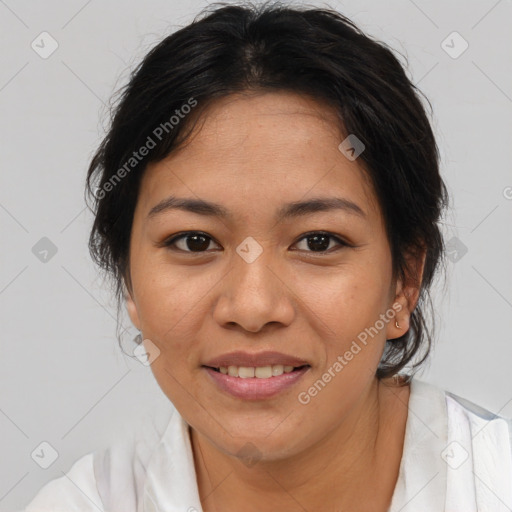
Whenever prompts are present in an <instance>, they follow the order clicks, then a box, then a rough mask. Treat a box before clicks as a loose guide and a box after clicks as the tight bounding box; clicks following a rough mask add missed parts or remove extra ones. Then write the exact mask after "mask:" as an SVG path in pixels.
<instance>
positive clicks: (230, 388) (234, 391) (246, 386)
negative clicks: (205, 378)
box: [203, 366, 310, 400]
mask: <svg viewBox="0 0 512 512" xmlns="http://www.w3.org/2000/svg"><path fill="white" fill-rule="evenodd" d="M203 368H204V369H205V370H206V371H207V373H208V375H210V376H211V378H212V379H213V380H214V382H215V383H216V384H217V385H218V386H219V387H220V388H221V389H222V390H223V391H226V392H227V393H229V394H231V395H233V396H235V397H237V398H243V399H244V400H263V399H265V398H271V397H273V396H275V395H277V394H279V393H281V392H282V391H284V390H285V389H288V388H290V387H291V386H293V385H294V384H296V383H297V382H298V381H299V380H300V379H301V378H302V376H303V375H304V374H305V373H306V372H307V371H308V370H309V368H310V367H309V366H305V367H304V368H300V369H299V370H294V371H293V372H289V373H283V374H282V375H279V376H277V377H269V378H267V379H259V378H258V377H249V378H247V379H242V378H240V377H231V376H230V375H226V374H224V373H220V372H217V371H215V370H212V369H211V368H209V367H207V366H203Z"/></svg>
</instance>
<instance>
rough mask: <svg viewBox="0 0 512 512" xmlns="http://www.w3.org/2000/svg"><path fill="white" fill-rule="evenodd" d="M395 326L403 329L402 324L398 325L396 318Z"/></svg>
mask: <svg viewBox="0 0 512 512" xmlns="http://www.w3.org/2000/svg"><path fill="white" fill-rule="evenodd" d="M395 327H396V328H397V329H401V327H400V325H398V321H397V320H395Z"/></svg>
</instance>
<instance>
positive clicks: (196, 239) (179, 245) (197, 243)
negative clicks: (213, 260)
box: [164, 231, 213, 252]
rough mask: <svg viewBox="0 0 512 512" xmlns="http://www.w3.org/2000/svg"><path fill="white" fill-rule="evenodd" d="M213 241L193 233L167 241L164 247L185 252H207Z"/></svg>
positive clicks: (183, 234) (200, 234) (205, 236)
mask: <svg viewBox="0 0 512 512" xmlns="http://www.w3.org/2000/svg"><path fill="white" fill-rule="evenodd" d="M212 241H213V239H212V238H211V237H209V236H208V235H206V234H204V233H200V232H195V231H192V232H189V233H182V234H181V235H178V236H175V237H173V238H171V239H169V240H166V241H165V242H164V245H165V247H171V248H176V249H177V250H178V251H183V252H206V251H207V249H208V247H209V246H210V242H212Z"/></svg>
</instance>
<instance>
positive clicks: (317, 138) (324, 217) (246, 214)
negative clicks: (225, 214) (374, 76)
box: [126, 92, 424, 512]
mask: <svg viewBox="0 0 512 512" xmlns="http://www.w3.org/2000/svg"><path fill="white" fill-rule="evenodd" d="M344 138H345V135H343V134H342V133H340V128H339V120H338V119H337V118H336V117H335V115H334V113H333V111H332V109H330V108H329V107H328V106H327V105H324V104H322V103H319V102H317V101H314V100H312V99H310V98H308V97H304V96H299V95H296V94H293V93H288V92H278V93H277V92H276V93H275V92H272V93H263V94H262V93H259V94H251V95H249V94H244V95H232V96H230V97H227V98H223V99H221V100H217V101H216V102H215V103H213V104H212V105H211V106H210V107H209V109H208V110H207V112H206V115H205V116H203V117H202V122H201V123H199V124H198V125H197V127H196V129H195V131H194V134H193V137H192V138H191V139H190V140H189V142H188V144H187V145H186V146H184V147H182V148H181V149H180V150H179V151H176V152H173V154H172V155H170V156H169V157H168V158H166V159H165V160H163V161H161V162H158V163H152V164H150V165H149V166H148V167H147V169H146V171H145V174H144V176H143V179H142V183H141V188H140V193H139V197H138V202H137V206H136V210H135V214H134V222H133V226H132V233H131V243H130V278H131V287H130V286H128V288H129V294H128V296H127V301H126V304H127V309H128V312H129V314H130V318H131V320H132V322H133V324H134V325H135V326H136V327H137V328H138V329H140V330H141V331H142V336H143V338H144V339H145V340H148V339H149V340H151V343H153V344H154V346H156V347H158V349H159V350H160V354H159V356H158V357H157V358H156V359H155V361H154V362H153V363H152V365H151V368H152V371H153V373H154V375H155V378H156V380H157V382H158V384H159V385H160V387H161V389H162V390H163V392H164V393H165V394H166V395H167V396H168V398H169V399H170V400H171V401H172V402H173V404H174V405H175V407H176V408H177V410H178V411H179V412H180V414H181V415H182V417H183V418H184V419H185V421H186V422H187V423H188V424H189V425H190V426H191V429H190V433H191V442H192V448H193V454H194V462H195V467H196V473H197V481H198V486H199V493H200V496H201V501H202V505H203V508H204V510H205V512H210V511H223V512H230V511H235V510H236V511H239V510H244V511H248V512H251V511H253V510H254V511H261V510H281V511H284V512H287V511H290V512H291V511H303V510H308V511H313V510H318V509H319V504H320V505H321V509H322V510H323V511H338V510H350V511H352V510H358V511H359V512H362V511H366V510H368V511H370V510H371V511H373V512H375V511H380V510H382V511H386V510H387V508H388V506H389V504H390V500H391V497H392V494H393V490H394V487H395V484H396V479H397V477H398V470H399V465H400V460H401V455H402V446H403V440H404V433H405V424H406V420H407V404H408V398H409V387H408V386H407V385H406V386H402V387H399V386H396V385H393V383H392V382H391V380H389V379H388V380H385V381H378V380H377V379H376V377H375V372H376V369H377V366H378V364H379V361H380V359H381V356H382V352H383V349H384V345H385V342H386V339H394V338H397V337H399V336H401V335H402V334H403V333H404V332H405V331H406V330H407V329H408V328H409V316H410V313H411V312H412V311H413V309H414V307H415V305H416V302H417V299H418V287H417V286H415V285H414V282H413V281H412V280H410V282H407V283H402V282H401V281H400V280H396V281H395V280H393V276H392V268H391V253H390V247H389V244H388V240H387V237H386V234H385V229H384V221H383V217H382V214H381V210H380V207H379V205H378V202H377V200H376V197H375V194H374V191H373V190H372V188H371V186H370V184H369V182H368V181H367V179H365V175H364V173H363V170H362V168H361V166H360V165H361V164H360V159H359V160H357V159H356V160H355V161H350V160H349V159H347V158H346V157H345V156H344V155H343V154H342V153H341V152H340V150H339V149H338V145H339V144H340V142H341V141H342V140H343V139H344ZM170 195H175V196H177V197H191V198H196V199H197V198H201V199H204V200H208V201H214V202H217V203H220V204H222V205H223V206H224V207H226V208H228V209H229V210H230V211H231V212H232V213H233V218H232V219H231V220H226V219H223V220H221V219H219V218H214V217H208V216H204V215H199V214H196V213H192V212H186V211H181V210H173V211H167V212H162V213H161V214H159V215H157V216H154V217H153V218H151V219H148V218H147V215H148V212H149V211H150V210H151V208H152V207H153V206H155V205H156V204H157V203H158V202H159V201H161V200H163V199H165V198H167V197H168V196H170ZM333 196H336V197H344V198H347V199H350V200H351V201H353V202H355V203H357V204H358V205H359V206H360V208H361V209H362V210H363V211H364V212H365V217H359V216H357V215H353V214H351V213H349V212H346V211H342V210H332V211H327V212H317V213H314V214H310V215H307V216H304V217H299V218H292V219H290V220H287V221H282V222H276V220H275V218H274V215H275V212H276V211H277V209H278V208H279V207H281V206H282V205H283V204H284V203H288V202H292V201H299V200H304V199H310V198H312V197H333ZM189 230H190V231H201V232H203V233H206V234H207V235H208V236H209V237H210V239H211V240H210V243H209V244H208V241H209V239H206V243H205V248H206V251H205V250H203V249H201V250H202V251H203V252H200V251H197V250H196V252H194V250H195V249H194V247H197V245H196V246H194V245H192V250H191V249H190V248H189V246H187V239H181V240H180V241H177V242H176V243H175V245H174V250H173V248H172V247H171V246H169V247H165V246H163V242H164V241H165V240H167V239H169V238H170V237H171V236H172V235H176V234H181V233H182V232H183V231H189ZM320 230H321V231H327V232H330V233H332V234H333V235H334V236H338V237H339V238H341V239H342V240H345V241H347V242H349V243H350V244H351V246H342V245H339V243H338V242H337V241H336V239H332V238H331V239H328V243H329V246H328V247H329V248H328V249H327V250H324V251H323V252H319V251H315V250H314V249H315V247H314V245H313V248H311V246H310V245H308V239H307V238H304V234H305V233H307V232H310V231H320ZM248 236H251V237H253V238H254V239H255V240H256V241H257V242H258V243H259V244H260V246H261V248H262V249H263V252H262V254H261V255H260V256H259V257H258V258H257V259H256V260H255V261H253V262H252V263H250V264H249V263H247V262H246V261H245V260H244V259H242V258H241V257H240V256H239V255H238V253H237V252H236V248H237V246H239V244H241V242H242V241H243V240H244V239H245V238H246V237H248ZM189 241H190V239H189ZM180 249H181V251H180ZM187 251H188V252H187ZM410 261H411V264H413V265H414V268H415V269H416V271H417V272H418V273H419V274H418V275H421V273H422V271H423V263H424V255H422V257H420V258H417V259H413V258H412V256H411V257H410ZM408 281H409V280H408ZM393 304H395V305H398V304H399V305H400V306H401V308H402V309H401V310H400V311H399V312H398V313H397V314H396V317H395V318H393V319H392V320H391V321H389V322H387V323H386V324H385V327H384V328H383V329H381V330H380V331H379V332H378V334H377V335H375V336H374V337H373V338H370V341H369V343H368V344H367V345H366V346H364V347H363V348H362V350H361V351H360V352H359V353H358V354H357V355H356V356H354V357H353V359H352V360H351V361H350V362H348V364H347V365H346V366H345V367H344V368H343V370H342V371H340V372H339V373H337V374H336V376H335V377H334V378H332V380H331V381H330V382H329V383H328V384H327V385H326V386H325V387H324V388H323V389H322V390H321V392H319V393H318V394H317V395H316V396H315V397H312V398H311V401H310V402H309V403H308V404H307V405H304V404H302V403H300V402H299V401H298V398H297V396H298V393H299V392H301V391H307V390H308V388H309V387H310V386H312V385H313V384H314V382H315V381H317V380H318V379H319V378H321V376H322V374H324V372H326V371H327V370H328V369H329V368H330V367H332V365H333V363H334V362H335V361H336V359H337V357H338V356H340V355H341V356H343V354H345V352H346V351H347V350H348V349H349V347H350V346H351V343H352V341H353V340H356V339H357V336H358V334H359V333H360V332H362V331H364V329H365V328H367V327H369V326H373V325H374V324H375V322H376V321H377V320H378V319H379V315H380V314H382V313H385V312H386V311H387V310H389V309H390V308H392V305H393ZM395 320H397V321H398V322H399V324H400V327H401V328H400V329H398V328H397V327H396V326H395ZM145 343H146V344H147V341H145ZM146 346H148V345H146ZM149 350H150V351H151V349H149ZM233 350H245V351H247V352H260V351H264V350H277V351H280V352H284V353H285V354H290V355H294V356H297V357H301V358H303V359H305V360H307V361H308V362H309V364H310V365H311V368H310V369H309V370H308V372H307V373H306V374H305V375H304V376H303V377H302V379H301V380H300V381H299V382H298V383H297V384H296V385H295V386H294V387H292V388H291V389H289V390H286V391H285V392H283V393H281V394H279V395H277V396H276V397H274V398H271V399H267V400H260V401H249V400H241V399H238V398H234V397H232V396H231V395H228V394H226V393H224V392H222V391H221V390H219V389H218V388H217V387H216V386H215V385H214V384H213V383H212V381H211V379H210V378H209V375H208V374H207V373H206V371H205V370H204V368H201V365H202V364H204V363H205V362H206V361H207V360H208V359H211V358H213V357H215V356H218V355H220V354H224V353H226V352H231V351H233ZM247 443H251V444H250V445H249V444H247ZM244 447H245V448H244ZM247 447H251V448H250V449H252V450H253V451H254V453H255V459H256V460H255V463H248V462H247V459H245V458H244V457H242V456H241V455H240V454H238V452H239V450H241V449H242V448H244V449H245V450H246V451H247V450H248V448H247ZM369 490H370V492H369Z"/></svg>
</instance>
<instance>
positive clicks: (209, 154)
mask: <svg viewBox="0 0 512 512" xmlns="http://www.w3.org/2000/svg"><path fill="white" fill-rule="evenodd" d="M345 137H346V134H345V133H343V126H342V123H341V121H340V119H339V117H338V116H337V114H336V112H335V111H334V109H333V108H332V107H330V106H329V105H327V104H325V103H319V102H317V101H315V100H313V99H311V98H309V97H307V96H302V95H297V94H294V93H287V92H272V93H259V94H250V95H248V94H238V95H231V96H228V97H226V98H222V99H220V100H216V101H215V102H214V103H212V104H211V105H210V106H209V107H208V108H207V109H206V110H205V111H204V112H203V113H202V114H201V118H200V119H199V122H198V123H197V124H196V126H195V128H194V131H193V133H192V135H191V137H190V138H189V139H188V140H187V141H186V143H185V145H184V146H183V147H181V148H180V149H179V150H178V151H174V152H173V153H171V154H170V155H169V156H168V157H167V158H165V159H164V160H162V161H160V162H157V163H151V164H150V165H148V166H147V168H146V171H145V173H144V176H143V179H142V183H141V191H140V194H139V199H140V204H138V208H140V209H141V210H142V211H143V212H144V214H145V215H147V213H148V212H149V210H150V209H151V208H152V207H153V206H154V205H155V204H156V203H157V202H159V201H161V200H163V199H165V198H166V197H167V196H169V195H171V194H172V195H175V196H181V197H183V196H186V197H195V198H197V199H204V200H211V201H215V202H222V203H223V204H225V205H226V207H227V208H228V209H230V210H231V209H239V210H240V212H241V213H242V214H243V213H245V214H246V215H249V216H250V215H251V213H254V212H256V211H257V212H259V214H261V211H262V209H265V208H266V207H268V208H269V209H270V210H275V209H276V208H277V207H278V206H279V205H280V204H282V203H286V202H292V201H298V200H301V199H306V198H307V197H308V196H311V197H313V196H314V197H319V196H331V197H332V196H333V195H336V196H342V197H345V198H347V199H349V200H351V201H353V202H356V203H358V204H359V205H360V206H361V207H362V208H363V209H364V210H365V212H368V214H369V215H370V214H371V213H372V212H373V214H374V215H377V216H378V215H379V208H378V205H377V203H376V199H375V196H374V193H373V189H372V187H371V185H370V183H369V181H368V179H367V176H366V174H365V172H364V171H363V169H362V167H361V166H360V162H358V161H357V160H355V161H351V160H349V159H347V158H346V157H345V156H344V155H343V154H342V153H341V151H340V150H339V149H338V146H339V144H340V143H341V142H342V140H343V139H344V138H345ZM251 207H252V208H251Z"/></svg>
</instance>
